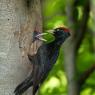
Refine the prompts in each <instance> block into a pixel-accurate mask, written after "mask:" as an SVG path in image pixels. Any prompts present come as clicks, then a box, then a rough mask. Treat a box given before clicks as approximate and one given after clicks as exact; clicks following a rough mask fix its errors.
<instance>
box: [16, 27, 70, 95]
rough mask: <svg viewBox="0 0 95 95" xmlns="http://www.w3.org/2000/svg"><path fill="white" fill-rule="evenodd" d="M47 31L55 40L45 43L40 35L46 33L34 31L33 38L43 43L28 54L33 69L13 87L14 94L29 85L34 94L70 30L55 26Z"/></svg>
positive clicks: (53, 62) (27, 87) (54, 60)
mask: <svg viewBox="0 0 95 95" xmlns="http://www.w3.org/2000/svg"><path fill="white" fill-rule="evenodd" d="M36 32H37V31H36ZM49 33H52V35H53V36H54V37H55V40H54V41H52V42H50V43H45V42H44V41H45V40H43V38H42V35H46V33H41V34H39V33H36V34H37V35H35V38H36V39H39V40H42V41H43V44H42V45H41V46H40V47H39V48H38V50H37V53H36V54H35V55H33V56H31V55H30V54H28V58H29V60H30V62H31V64H32V65H33V70H32V72H31V73H30V75H29V76H28V77H27V78H26V79H25V80H24V81H23V82H22V83H20V84H19V85H18V86H17V87H16V88H15V90H14V93H15V95H22V94H23V93H24V92H25V91H27V90H28V89H29V88H30V87H33V92H32V95H35V94H36V92H37V91H38V89H39V88H40V86H41V84H42V83H43V82H44V81H45V79H46V78H47V76H48V74H49V72H50V71H51V70H52V68H53V66H54V64H55V63H56V61H57V59H58V55H59V51H60V47H61V45H62V44H63V43H64V41H65V40H66V39H67V38H68V37H69V36H70V30H69V29H68V28H65V27H58V28H55V29H53V30H50V31H49Z"/></svg>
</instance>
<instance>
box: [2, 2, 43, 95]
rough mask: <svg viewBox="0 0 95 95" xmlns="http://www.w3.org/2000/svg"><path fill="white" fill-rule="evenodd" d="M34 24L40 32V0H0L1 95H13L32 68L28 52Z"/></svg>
mask: <svg viewBox="0 0 95 95" xmlns="http://www.w3.org/2000/svg"><path fill="white" fill-rule="evenodd" d="M35 27H36V29H38V30H39V31H42V19H41V5H40V0H0V95H14V93H13V91H14V89H15V87H16V86H17V85H18V84H19V83H20V82H21V81H22V80H24V79H25V77H26V76H27V74H28V72H29V70H30V69H31V68H32V67H30V65H29V64H28V59H27V53H28V52H29V47H30V46H31V41H32V34H33V31H34V28H35ZM19 47H20V48H19ZM31 91H32V90H31V89H30V91H28V92H27V93H26V94H27V95H31ZM29 93H30V94H29ZM26 94H25V95H26Z"/></svg>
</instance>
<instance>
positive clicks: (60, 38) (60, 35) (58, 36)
mask: <svg viewBox="0 0 95 95" xmlns="http://www.w3.org/2000/svg"><path fill="white" fill-rule="evenodd" d="M48 32H49V33H51V34H52V35H53V36H54V37H55V41H57V42H59V44H61V43H63V42H64V41H65V39H66V38H68V37H69V36H70V31H69V29H68V28H65V27H58V28H55V29H53V30H48ZM46 34H47V33H41V34H39V35H37V38H38V39H40V40H43V41H45V39H43V38H42V36H43V35H46Z"/></svg>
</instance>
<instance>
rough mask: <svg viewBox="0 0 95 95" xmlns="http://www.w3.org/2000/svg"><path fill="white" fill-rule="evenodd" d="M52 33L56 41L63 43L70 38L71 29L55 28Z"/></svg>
mask: <svg viewBox="0 0 95 95" xmlns="http://www.w3.org/2000/svg"><path fill="white" fill-rule="evenodd" d="M51 33H52V34H53V35H54V37H55V40H61V41H64V40H65V39H66V38H68V37H69V36H70V31H69V29H67V28H65V27H59V28H55V29H54V30H51Z"/></svg>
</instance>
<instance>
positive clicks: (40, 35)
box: [36, 33, 48, 42]
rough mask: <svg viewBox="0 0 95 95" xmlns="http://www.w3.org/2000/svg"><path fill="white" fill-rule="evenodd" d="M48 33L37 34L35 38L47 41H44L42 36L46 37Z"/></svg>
mask: <svg viewBox="0 0 95 95" xmlns="http://www.w3.org/2000/svg"><path fill="white" fill-rule="evenodd" d="M47 34H48V33H41V34H38V35H37V36H36V38H38V39H39V40H41V41H45V42H46V41H47V40H46V39H44V38H43V37H42V36H44V35H47Z"/></svg>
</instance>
